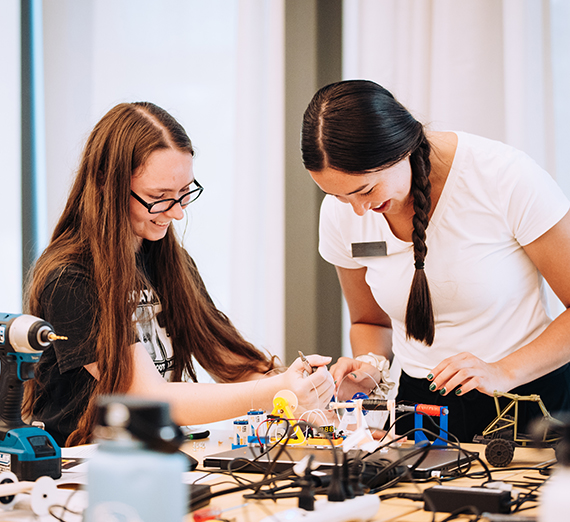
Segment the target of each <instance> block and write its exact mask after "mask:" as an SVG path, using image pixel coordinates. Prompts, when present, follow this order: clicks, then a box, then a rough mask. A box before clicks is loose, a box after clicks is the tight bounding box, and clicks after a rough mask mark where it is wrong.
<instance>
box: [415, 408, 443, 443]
mask: <svg viewBox="0 0 570 522" xmlns="http://www.w3.org/2000/svg"><path fill="white" fill-rule="evenodd" d="M417 407H418V405H417V404H416V410H417ZM424 415H427V413H418V412H417V411H416V413H414V428H415V429H416V432H415V433H414V442H415V443H416V444H417V443H418V442H422V441H425V440H428V438H427V437H426V434H425V433H424V432H423V431H419V430H421V429H422V428H423V416H424ZM448 415H449V406H440V407H439V436H440V437H441V438H439V439H435V440H434V441H433V442H432V445H433V446H447V437H448V436H449V434H448V428H447V426H448Z"/></svg>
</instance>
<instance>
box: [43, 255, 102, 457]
mask: <svg viewBox="0 0 570 522" xmlns="http://www.w3.org/2000/svg"><path fill="white" fill-rule="evenodd" d="M97 306H98V305H97V294H96V291H95V287H94V284H93V281H92V280H91V279H90V278H89V277H88V276H87V274H86V273H85V271H84V269H82V268H81V267H79V266H69V267H66V268H64V269H63V270H58V271H56V272H54V273H53V274H52V275H51V277H50V278H49V280H48V283H47V285H46V287H45V288H44V291H43V292H42V295H41V308H42V313H41V317H42V319H45V320H46V321H48V322H49V323H50V324H51V325H52V326H53V328H54V330H55V332H56V333H57V334H59V335H65V336H66V337H67V338H68V340H67V341H55V342H54V343H53V345H52V346H51V347H49V348H48V349H47V350H45V351H44V353H43V354H42V357H41V359H40V362H39V363H38V366H37V368H36V382H37V386H38V388H37V402H36V404H35V406H34V418H35V419H37V420H41V421H43V422H44V423H45V425H46V430H47V431H48V432H49V433H50V434H51V435H52V436H53V437H54V439H55V441H56V442H57V443H58V444H59V445H60V446H63V445H64V444H65V440H66V439H67V437H68V436H69V434H70V433H71V432H72V431H73V430H74V429H75V428H76V426H77V421H78V419H79V417H80V416H81V415H82V414H83V412H84V411H85V408H86V407H87V404H88V402H89V397H90V396H91V392H92V390H93V387H94V386H95V384H96V381H95V379H94V378H93V376H92V375H91V374H90V373H89V372H88V371H87V370H85V368H83V366H85V365H87V364H91V363H93V362H96V355H95V343H96V338H95V337H94V338H92V339H89V338H88V335H89V332H90V330H91V324H92V323H93V321H95V320H96V319H95V318H96V317H97Z"/></svg>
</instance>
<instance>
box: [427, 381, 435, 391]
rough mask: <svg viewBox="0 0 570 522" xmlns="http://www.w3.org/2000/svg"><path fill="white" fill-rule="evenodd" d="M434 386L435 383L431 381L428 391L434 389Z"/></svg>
mask: <svg viewBox="0 0 570 522" xmlns="http://www.w3.org/2000/svg"><path fill="white" fill-rule="evenodd" d="M436 388H437V384H436V383H435V382H432V383H431V384H430V385H429V391H435V389H436Z"/></svg>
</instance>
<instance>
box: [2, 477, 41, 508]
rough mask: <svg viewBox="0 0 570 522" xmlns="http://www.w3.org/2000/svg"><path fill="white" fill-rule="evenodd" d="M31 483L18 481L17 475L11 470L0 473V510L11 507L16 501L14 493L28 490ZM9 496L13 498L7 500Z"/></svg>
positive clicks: (30, 487)
mask: <svg viewBox="0 0 570 522" xmlns="http://www.w3.org/2000/svg"><path fill="white" fill-rule="evenodd" d="M33 485H34V483H33V482H19V481H18V477H16V475H15V473H12V472H11V471H3V472H2V473H0V498H1V499H2V501H1V502H0V510H8V509H12V506H13V505H14V503H15V502H16V495H18V494H19V493H24V492H26V491H30V490H31V489H32V486H33ZM10 497H13V498H12V499H10V501H8V499H9V498H10Z"/></svg>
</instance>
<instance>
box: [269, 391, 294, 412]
mask: <svg viewBox="0 0 570 522" xmlns="http://www.w3.org/2000/svg"><path fill="white" fill-rule="evenodd" d="M277 397H281V398H282V399H285V400H286V401H287V403H288V404H289V408H291V411H295V410H296V409H297V406H299V399H297V396H296V395H295V393H293V392H292V391H291V390H279V391H278V392H277V393H276V394H275V396H274V397H273V400H275V399H276V398H277Z"/></svg>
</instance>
